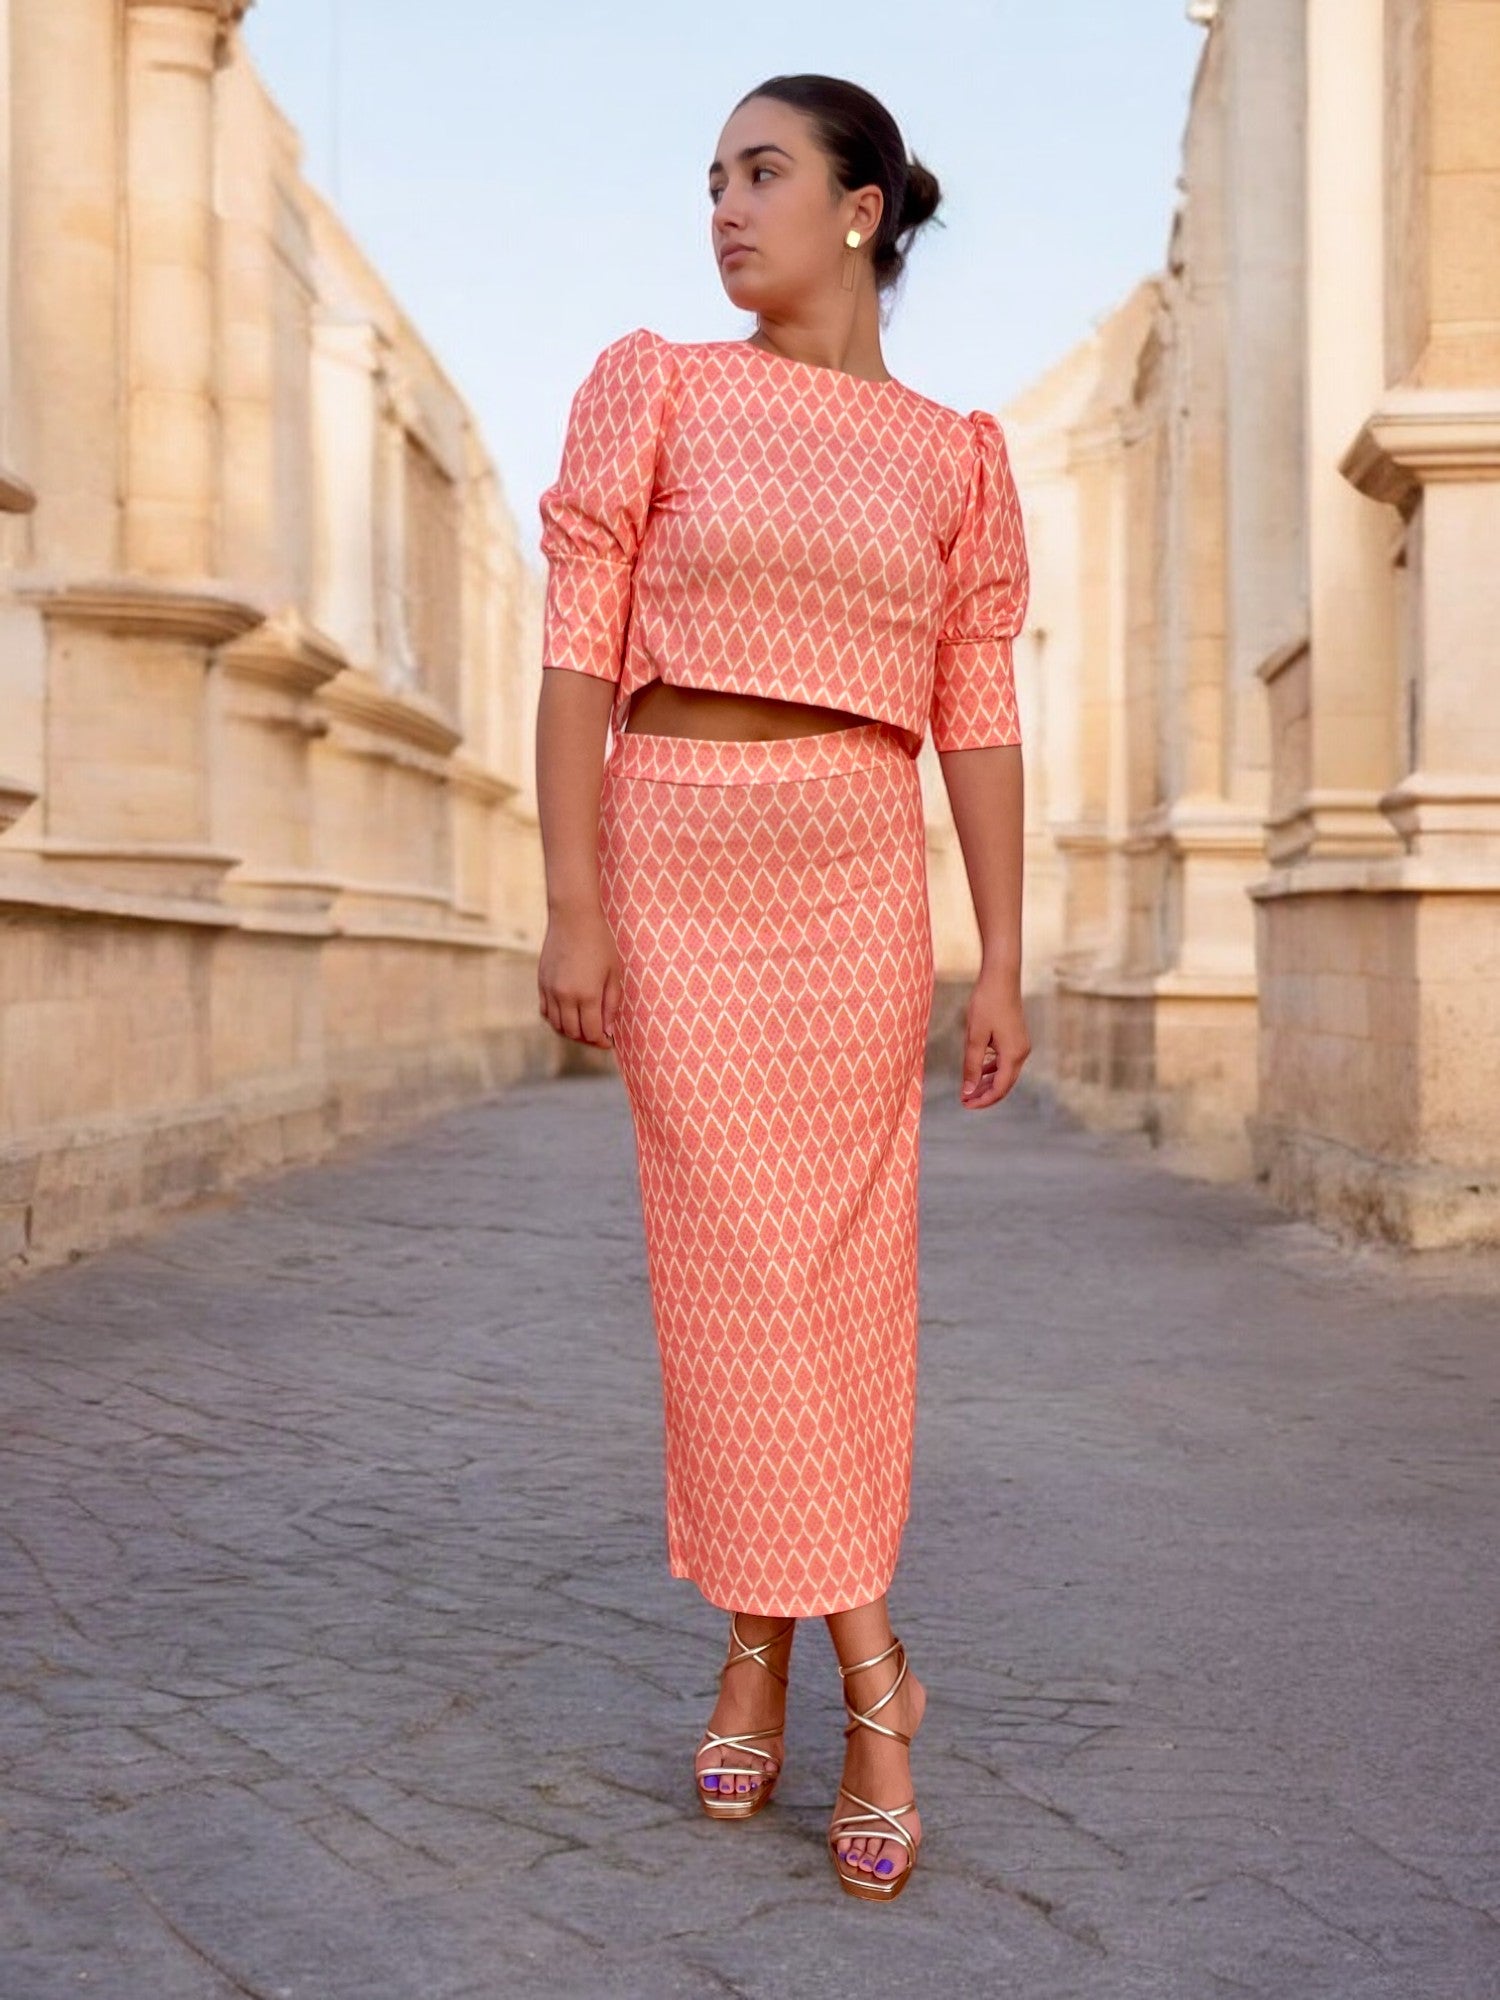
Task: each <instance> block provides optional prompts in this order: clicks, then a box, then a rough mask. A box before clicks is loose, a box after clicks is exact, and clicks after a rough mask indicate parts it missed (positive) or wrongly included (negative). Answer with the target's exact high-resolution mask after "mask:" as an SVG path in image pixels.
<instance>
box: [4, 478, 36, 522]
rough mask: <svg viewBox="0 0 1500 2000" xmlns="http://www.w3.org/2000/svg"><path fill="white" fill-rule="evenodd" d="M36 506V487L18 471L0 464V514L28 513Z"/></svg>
mask: <svg viewBox="0 0 1500 2000" xmlns="http://www.w3.org/2000/svg"><path fill="white" fill-rule="evenodd" d="M35 507H36V489H35V487H33V486H28V485H27V483H26V481H25V480H24V479H22V478H21V476H20V474H19V473H15V472H7V471H6V470H5V468H4V467H3V466H0V514H30V513H31V512H32V511H33V510H34V509H35Z"/></svg>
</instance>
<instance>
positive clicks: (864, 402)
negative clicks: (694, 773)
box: [539, 327, 1030, 750]
mask: <svg viewBox="0 0 1500 2000" xmlns="http://www.w3.org/2000/svg"><path fill="white" fill-rule="evenodd" d="M539 509H540V514H541V521H542V533H541V544H540V546H541V550H542V553H543V554H544V555H545V557H546V559H547V563H548V583H547V595H546V599H545V606H544V612H543V630H542V659H543V664H544V665H545V666H551V667H562V668H566V669H570V670H572V671H574V672H578V673H587V674H593V675H596V676H598V677H600V678H602V679H605V680H612V681H615V682H616V683H617V688H618V692H617V694H616V698H615V703H614V715H613V721H614V729H615V732H616V733H617V734H620V733H622V732H623V731H624V727H625V717H626V712H627V709H628V707H629V702H630V697H631V696H632V695H633V694H634V692H635V690H636V689H637V688H640V687H644V686H645V685H646V684H647V682H649V681H651V680H655V679H661V680H665V681H667V682H669V683H670V684H672V685H673V686H678V687H711V688H720V689H723V690H726V691H730V692H738V693H742V694H751V695H764V696H772V697H775V698H778V699H780V700H785V701H806V702H814V703H817V704H819V705H821V706H823V707H827V708H839V709H848V710H851V711H853V712H854V713H856V714H859V715H865V716H870V717H872V718H875V719H878V720H881V721H885V722H888V723H890V724H891V725H892V726H893V727H895V728H898V729H901V730H904V731H906V732H907V734H908V737H909V740H910V747H911V748H912V749H913V750H916V749H918V748H919V747H920V745H921V742H922V738H923V736H924V734H925V732H926V731H927V729H928V728H929V726H930V728H931V731H932V740H933V742H934V744H935V745H936V746H937V748H938V749H939V750H957V749H972V748H980V747H983V746H986V745H989V744H1001V743H1019V742H1020V740H1021V728H1020V719H1019V715H1018V711H1017V706H1016V696H1015V676H1014V661H1013V647H1014V639H1015V635H1016V633H1017V632H1019V630H1020V629H1021V625H1022V622H1023V620H1024V618H1025V614H1026V607H1027V599H1028V592H1029V587H1030V585H1029V571H1028V564H1027V552H1026V538H1025V531H1024V527H1023V522H1022V514H1021V505H1020V500H1019V497H1018V495H1017V492H1016V487H1015V482H1014V479H1013V478H1012V475H1011V469H1010V462H1009V456H1008V453H1007V451H1006V445H1005V438H1004V433H1003V431H1002V429H1001V426H1000V424H999V423H998V422H997V421H996V419H995V418H994V417H993V416H991V415H990V413H989V412H988V411H987V410H973V411H971V412H970V413H969V414H968V416H967V417H965V416H962V415H961V414H960V413H959V412H958V411H957V410H953V409H950V408H949V407H948V406H947V405H946V404H943V403H938V402H935V401H933V400H932V399H931V398H930V397H927V396H923V395H921V394H919V393H918V392H917V391H916V390H914V389H910V388H908V387H907V386H906V385H905V384H904V383H901V382H868V381H863V380H861V379H859V378H858V377H855V376H851V375H849V374H847V373H846V372H844V371H843V370H840V369H835V368H819V367H815V366H813V365H812V364H811V363H810V362H802V361H793V360H790V359H788V358H787V357H786V356H785V355H778V354H771V353H768V352H766V351H765V350H764V349H761V348H757V347H752V346H750V344H749V343H748V342H747V341H744V340H725V341H669V340H665V339H663V338H662V337H661V335H659V334H656V333H653V332H652V331H651V330H650V329H649V328H647V327H638V328H637V329H636V330H635V331H634V332H632V333H627V334H623V335H621V336H620V338H619V339H617V340H615V341H612V342H611V343H610V344H609V346H607V347H606V348H604V349H603V351H602V352H601V353H600V355H599V356H598V358H597V359H596V360H595V362H594V365H593V367H592V368H591V369H590V371H589V374H588V376H587V377H586V378H585V380H584V381H583V382H582V383H581V384H580V386H579V388H578V390H577V392H576V393H575V395H574V397H573V402H572V406H571V409H570V411H569V416H568V425H567V432H566V436H565V440H564V444H563V451H562V459H561V464H560V466H559V471H558V477H557V479H556V481H555V482H554V483H553V484H552V485H551V486H550V487H548V489H547V490H546V492H544V493H543V494H542V496H541V499H540V502H539Z"/></svg>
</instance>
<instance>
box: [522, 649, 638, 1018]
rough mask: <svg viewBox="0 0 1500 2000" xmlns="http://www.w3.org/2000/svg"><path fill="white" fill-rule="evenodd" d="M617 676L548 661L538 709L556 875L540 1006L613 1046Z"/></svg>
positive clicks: (539, 793)
mask: <svg viewBox="0 0 1500 2000" xmlns="http://www.w3.org/2000/svg"><path fill="white" fill-rule="evenodd" d="M614 695H615V683H614V682H613V681H606V680H601V679H599V678H597V677H596V676H594V675H592V674H579V673H570V672H567V671H566V670H563V669H560V668H555V667H554V668H544V669H543V672H542V692H541V697H540V699H539V701H538V703H537V718H536V800H537V818H538V821H539V824H540V827H541V835H542V852H543V855H544V858H545V863H546V874H547V935H546V938H545V939H544V941H543V944H542V950H541V956H540V957H539V959H538V960H537V987H538V991H539V995H540V1011H541V1013H542V1014H543V1015H544V1016H545V1017H546V1019H547V1020H548V1021H550V1022H551V1024H552V1026H553V1027H554V1028H555V1029H556V1030H557V1032H558V1033H559V1034H560V1035H566V1036H568V1038H569V1039H570V1040H572V1041H581V1042H591V1043H593V1044H594V1045H595V1046H596V1047H600V1048H608V1047H609V1046H610V1044H611V1042H612V1039H613V1036H614V1016H615V1008H616V1007H617V1005H618V1004H619V998H620V958H619V952H618V950H617V948H616V946H615V941H614V936H613V934H612V932H611V931H610V928H609V924H608V922H607V920H606V918H605V915H604V909H603V905H602V903H601V902H600V897H599V797H600V789H601V785H602V782H603V776H604V744H605V737H606V734H607V732H608V729H609V712H610V706H611V704H612V702H613V700H614Z"/></svg>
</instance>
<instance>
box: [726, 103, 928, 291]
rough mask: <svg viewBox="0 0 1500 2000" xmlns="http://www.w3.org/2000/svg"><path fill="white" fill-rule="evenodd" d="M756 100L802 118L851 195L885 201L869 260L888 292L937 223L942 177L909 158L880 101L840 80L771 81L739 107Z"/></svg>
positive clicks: (877, 280) (878, 287)
mask: <svg viewBox="0 0 1500 2000" xmlns="http://www.w3.org/2000/svg"><path fill="white" fill-rule="evenodd" d="M752 97H774V98H776V99H777V100H778V102H780V103H782V104H790V105H791V106H792V108H793V109H794V110H796V111H801V112H804V113H805V114H806V116H807V118H808V119H809V121H810V122H811V124H812V127H813V131H814V132H815V133H816V135H817V140H818V144H819V145H820V146H821V148H822V149H823V151H824V152H825V153H826V154H827V155H828V158H829V160H830V162H831V163H832V167H833V174H834V178H835V180H836V181H837V183H838V185H839V186H840V187H842V188H843V189H845V190H846V191H847V190H849V189H851V188H859V187H869V186H870V185H871V184H872V183H873V184H874V185H875V186H877V187H878V188H879V189H880V191H881V193H882V194H883V195H884V196H885V203H884V206H883V208H882V210H881V215H880V227H879V228H878V229H877V230H876V232H875V247H874V250H873V251H872V252H871V258H872V261H873V264H874V267H875V287H876V290H877V291H878V292H887V291H889V290H891V288H892V287H893V286H894V285H895V284H896V283H897V282H898V280H899V279H900V277H901V275H902V273H903V271H904V270H905V269H906V255H907V251H908V250H909V249H910V247H911V238H912V237H913V235H915V233H916V231H917V230H919V229H920V228H921V227H922V225H923V223H924V222H928V221H930V220H931V219H932V216H933V214H934V212H935V211H936V209H937V206H938V203H939V202H940V201H941V200H942V198H943V191H942V189H941V188H940V187H939V186H938V183H937V176H936V175H935V174H933V173H930V172H929V171H928V169H927V168H926V167H924V166H923V165H922V162H921V161H920V160H918V159H910V158H908V157H907V152H906V142H905V140H903V138H902V137H901V132H900V128H899V127H898V126H897V124H896V121H895V119H894V118H893V117H892V116H891V114H890V112H889V111H887V110H886V108H885V106H884V105H883V104H882V103H881V101H880V99H879V98H878V97H873V96H871V94H870V92H869V91H868V90H863V89H861V88H860V86H859V85H858V84H857V83H847V82H845V80H844V79H843V78H842V77H838V76H816V75H812V76H773V77H768V78H767V80H766V81H765V82H764V83H761V84H757V85H756V87H755V89H754V90H747V91H746V92H745V95H744V96H743V97H742V98H741V99H740V101H739V104H736V105H735V107H734V108H735V110H736V111H738V110H739V109H740V105H744V104H748V103H749V102H750V100H751V98H752ZM944 226H945V225H944V224H943V222H942V221H941V219H939V222H938V227H939V228H940V229H941V228H943V227H944Z"/></svg>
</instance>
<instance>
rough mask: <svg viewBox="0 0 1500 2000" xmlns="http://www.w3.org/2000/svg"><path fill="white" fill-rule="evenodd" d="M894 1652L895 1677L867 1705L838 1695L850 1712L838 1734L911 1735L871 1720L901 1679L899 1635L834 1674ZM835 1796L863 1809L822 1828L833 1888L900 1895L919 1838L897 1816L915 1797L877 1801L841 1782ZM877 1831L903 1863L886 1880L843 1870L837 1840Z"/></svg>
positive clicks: (880, 1896) (879, 1898) (902, 1739)
mask: <svg viewBox="0 0 1500 2000" xmlns="http://www.w3.org/2000/svg"><path fill="white" fill-rule="evenodd" d="M896 1652H899V1653H900V1655H901V1666H900V1669H899V1671H898V1672H897V1675H896V1678H895V1679H894V1680H893V1681H892V1682H891V1684H890V1686H889V1687H888V1688H887V1689H886V1691H885V1693H884V1694H883V1695H882V1696H881V1697H880V1699H879V1701H875V1702H872V1703H871V1704H870V1706H869V1708H867V1709H864V1710H860V1709H857V1708H855V1707H853V1705H852V1704H851V1703H850V1700H849V1697H848V1695H847V1694H846V1695H845V1696H844V1707H845V1708H846V1709H847V1710H848V1712H849V1715H850V1717H851V1720H850V1721H849V1722H847V1723H846V1724H845V1725H844V1734H845V1736H846V1737H847V1736H849V1735H851V1734H852V1733H853V1731H854V1730H856V1729H861V1728H863V1729H874V1730H877V1731H878V1732H879V1733H880V1734H881V1735H882V1736H894V1737H895V1739H896V1741H897V1742H898V1743H905V1744H908V1745H909V1744H910V1743H911V1737H910V1736H908V1735H907V1734H906V1732H905V1730H902V1729H892V1728H889V1727H888V1726H887V1725H886V1724H885V1723H883V1722H876V1721H874V1720H872V1718H873V1717H874V1715H875V1714H876V1712H877V1711H878V1710H879V1709H882V1708H884V1707H885V1705H886V1703H887V1702H888V1701H889V1700H890V1699H891V1698H892V1696H893V1695H894V1694H895V1692H896V1690H897V1688H899V1687H900V1685H901V1683H902V1682H903V1681H904V1680H905V1679H906V1648H905V1647H904V1646H903V1645H902V1644H901V1641H900V1640H899V1639H892V1641H891V1643H890V1644H889V1645H888V1646H887V1647H886V1649H885V1651H884V1652H883V1653H877V1654H875V1656H874V1658H873V1659H869V1660H856V1661H855V1662H854V1664H853V1665H852V1666H848V1667H846V1666H844V1665H842V1664H840V1666H839V1674H840V1676H841V1677H842V1678H843V1679H844V1680H846V1681H847V1680H848V1678H849V1676H850V1674H857V1673H859V1672H861V1671H862V1670H863V1669H864V1668H865V1667H878V1666H879V1665H880V1662H881V1661H882V1660H888V1659H889V1658H890V1656H891V1654H892V1653H896ZM924 1707H925V1703H924ZM839 1796H840V1798H846V1799H853V1801H854V1803H855V1804H856V1805H857V1806H863V1808H864V1811H863V1812H857V1813H840V1814H839V1815H838V1817H837V1818H836V1819H834V1820H833V1821H832V1822H831V1823H830V1825H829V1828H828V1852H829V1855H830V1856H831V1858H832V1860H833V1872H834V1874H835V1875H837V1876H838V1878H839V1887H840V1888H841V1889H843V1890H845V1891H846V1892H847V1893H848V1894H849V1895H851V1896H864V1897H866V1898H867V1899H868V1900H869V1901H871V1902H876V1903H883V1902H889V1901H890V1900H891V1899H892V1898H893V1897H896V1896H899V1895H900V1894H901V1891H902V1890H903V1889H904V1888H905V1887H906V1885H907V1883H908V1882H909V1881H910V1880H911V1877H912V1873H913V1871H914V1870H915V1868H916V1865H917V1850H918V1848H919V1847H920V1846H921V1841H920V1839H917V1840H913V1839H912V1837H911V1834H910V1833H909V1832H908V1831H907V1829H906V1828H905V1827H904V1826H903V1825H902V1824H901V1815H902V1814H903V1813H909V1812H915V1811H916V1806H917V1802H916V1800H915V1799H914V1798H913V1799H908V1800H907V1801H906V1804H905V1805H904V1806H877V1805H875V1804H874V1803H873V1802H872V1801H871V1800H869V1799H862V1798H861V1797H860V1796H859V1794H858V1793H857V1792H851V1791H850V1790H849V1787H848V1786H847V1785H840V1786H839ZM835 1803H837V1801H835ZM877 1833H878V1834H879V1836H880V1837H881V1838H882V1839H885V1840H899V1841H900V1843H901V1845H902V1846H903V1847H904V1848H905V1849H906V1852H907V1855H908V1857H909V1859H908V1860H907V1864H906V1866H905V1867H904V1868H903V1869H902V1870H901V1871H900V1873H899V1874H897V1875H893V1876H892V1877H891V1878H890V1880H889V1881H888V1882H886V1881H881V1880H880V1879H879V1878H878V1877H876V1876H872V1875H869V1874H867V1873H865V1872H864V1871H863V1870H860V1871H859V1872H858V1873H850V1872H848V1871H846V1870H845V1868H844V1867H843V1865H842V1863H841V1862H840V1861H839V1853H838V1844H839V1842H840V1841H841V1840H849V1839H861V1838H863V1839H866V1840H869V1839H873V1838H874V1837H875V1836H876V1834H877Z"/></svg>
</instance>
